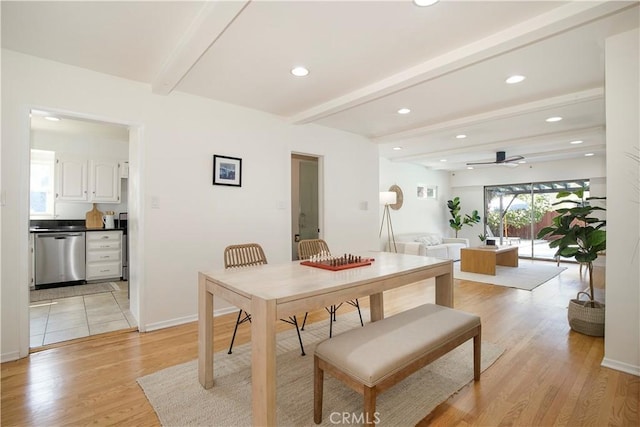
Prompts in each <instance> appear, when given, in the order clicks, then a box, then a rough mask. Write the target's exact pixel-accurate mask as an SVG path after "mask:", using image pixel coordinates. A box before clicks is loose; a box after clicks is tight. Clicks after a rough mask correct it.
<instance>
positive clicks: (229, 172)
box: [213, 154, 242, 187]
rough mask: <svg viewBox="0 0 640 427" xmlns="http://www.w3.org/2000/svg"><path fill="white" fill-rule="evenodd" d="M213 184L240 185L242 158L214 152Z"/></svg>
mask: <svg viewBox="0 0 640 427" xmlns="http://www.w3.org/2000/svg"><path fill="white" fill-rule="evenodd" d="M213 185H228V186H232V187H242V159H240V158H238V157H229V156H220V155H217V154H214V155H213Z"/></svg>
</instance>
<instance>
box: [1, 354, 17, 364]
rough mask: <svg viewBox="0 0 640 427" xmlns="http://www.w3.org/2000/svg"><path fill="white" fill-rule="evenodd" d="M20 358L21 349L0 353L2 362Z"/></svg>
mask: <svg viewBox="0 0 640 427" xmlns="http://www.w3.org/2000/svg"><path fill="white" fill-rule="evenodd" d="M18 359H20V352H19V351H11V352H9V353H2V354H0V362H1V363H4V362H13V361H14V360H18Z"/></svg>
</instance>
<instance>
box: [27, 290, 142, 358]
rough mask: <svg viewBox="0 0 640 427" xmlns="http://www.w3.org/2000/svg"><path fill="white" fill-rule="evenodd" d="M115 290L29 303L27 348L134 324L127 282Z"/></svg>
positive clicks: (126, 327) (124, 327) (133, 325)
mask: <svg viewBox="0 0 640 427" xmlns="http://www.w3.org/2000/svg"><path fill="white" fill-rule="evenodd" d="M115 283H116V284H117V285H118V287H119V288H120V290H119V291H114V292H104V293H101V294H93V295H84V296H77V297H70V298H61V299H56V300H51V301H38V302H34V303H32V304H31V305H30V306H29V317H30V322H31V323H30V331H31V337H30V341H31V344H30V346H31V347H40V346H43V345H49V344H53V343H57V342H61V341H68V340H72V339H75V338H82V337H87V336H90V335H96V334H101V333H104V332H111V331H117V330H119V329H128V328H131V327H135V326H137V324H136V321H135V318H134V317H133V316H132V315H131V312H130V311H129V299H128V298H127V282H115Z"/></svg>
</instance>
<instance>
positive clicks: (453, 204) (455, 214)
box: [447, 197, 480, 237]
mask: <svg viewBox="0 0 640 427" xmlns="http://www.w3.org/2000/svg"><path fill="white" fill-rule="evenodd" d="M447 207H448V208H449V213H451V219H450V220H449V227H451V228H453V229H454V230H455V232H456V237H458V231H460V230H461V229H462V227H463V226H464V225H469V226H470V225H472V224H477V223H479V222H480V215H478V211H477V210H474V211H473V212H471V215H468V214H465V215H464V217H462V215H461V214H460V198H459V197H454V198H453V200H447Z"/></svg>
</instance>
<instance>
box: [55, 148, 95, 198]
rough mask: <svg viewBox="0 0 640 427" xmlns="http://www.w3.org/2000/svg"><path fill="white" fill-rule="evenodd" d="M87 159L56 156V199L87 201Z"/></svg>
mask: <svg viewBox="0 0 640 427" xmlns="http://www.w3.org/2000/svg"><path fill="white" fill-rule="evenodd" d="M87 191H88V180H87V160H86V159H79V158H74V157H63V156H58V157H57V158H56V201H61V202H86V201H88V200H89V195H88V193H87Z"/></svg>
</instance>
